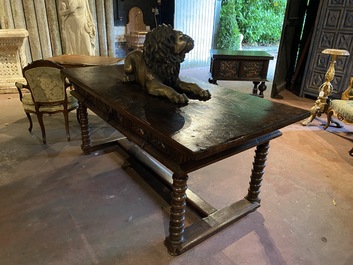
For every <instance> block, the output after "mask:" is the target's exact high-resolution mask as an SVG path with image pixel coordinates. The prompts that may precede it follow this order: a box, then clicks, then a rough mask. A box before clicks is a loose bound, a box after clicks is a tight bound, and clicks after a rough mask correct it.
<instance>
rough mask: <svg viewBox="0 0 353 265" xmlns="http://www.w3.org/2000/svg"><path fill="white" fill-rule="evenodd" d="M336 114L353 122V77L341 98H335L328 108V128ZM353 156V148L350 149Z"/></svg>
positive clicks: (339, 117) (346, 121) (345, 121)
mask: <svg viewBox="0 0 353 265" xmlns="http://www.w3.org/2000/svg"><path fill="white" fill-rule="evenodd" d="M333 115H335V116H337V118H338V119H339V120H341V121H343V122H344V123H346V124H353V77H351V79H350V82H349V86H348V88H347V89H346V90H345V91H344V92H343V93H342V95H341V99H334V100H332V101H331V102H330V105H329V108H328V110H327V124H326V125H325V126H324V129H325V130H326V129H327V128H328V126H329V125H330V123H331V122H332V116H333ZM349 154H350V155H351V156H353V148H352V149H351V150H350V151H349Z"/></svg>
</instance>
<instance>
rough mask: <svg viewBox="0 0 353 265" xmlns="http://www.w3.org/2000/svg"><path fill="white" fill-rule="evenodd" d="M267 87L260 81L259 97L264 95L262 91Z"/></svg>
mask: <svg viewBox="0 0 353 265" xmlns="http://www.w3.org/2000/svg"><path fill="white" fill-rule="evenodd" d="M266 89H267V86H266V85H265V82H261V84H260V85H259V91H260V92H259V97H260V98H263V97H264V91H265V90H266Z"/></svg>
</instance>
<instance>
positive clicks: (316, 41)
mask: <svg viewBox="0 0 353 265" xmlns="http://www.w3.org/2000/svg"><path fill="white" fill-rule="evenodd" d="M328 48H329V49H343V50H347V51H348V52H349V53H350V54H351V55H350V56H348V57H346V56H338V57H337V59H336V64H335V77H334V79H333V80H332V82H331V84H332V86H333V92H332V94H331V95H330V97H332V98H340V97H341V93H342V92H343V91H344V89H345V88H346V87H347V86H348V84H349V79H350V77H351V76H353V73H352V67H353V60H352V58H351V57H352V56H353V0H322V1H321V3H320V6H319V9H318V15H317V18H316V22H315V27H314V32H313V38H312V42H311V45H310V50H309V53H308V59H307V63H306V68H305V74H304V78H303V84H302V88H301V96H303V97H304V96H313V97H317V95H318V89H319V87H320V85H321V84H322V83H323V82H324V81H325V73H326V71H327V69H328V67H329V64H330V61H331V58H332V57H331V56H330V55H327V54H322V53H321V52H322V51H323V50H324V49H328Z"/></svg>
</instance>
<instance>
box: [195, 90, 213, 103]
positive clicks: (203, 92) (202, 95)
mask: <svg viewBox="0 0 353 265" xmlns="http://www.w3.org/2000/svg"><path fill="white" fill-rule="evenodd" d="M198 96H199V99H200V100H205V101H206V100H209V99H210V98H211V93H210V91H208V90H200V91H199V93H198Z"/></svg>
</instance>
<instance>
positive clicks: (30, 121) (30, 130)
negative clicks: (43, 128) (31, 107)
mask: <svg viewBox="0 0 353 265" xmlns="http://www.w3.org/2000/svg"><path fill="white" fill-rule="evenodd" d="M26 116H27V119H28V121H29V128H28V131H29V132H32V128H33V122H32V117H31V115H30V114H29V113H28V112H26Z"/></svg>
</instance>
